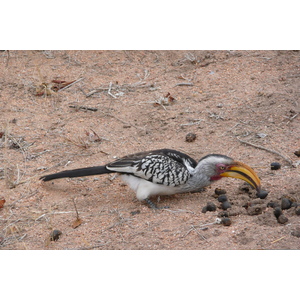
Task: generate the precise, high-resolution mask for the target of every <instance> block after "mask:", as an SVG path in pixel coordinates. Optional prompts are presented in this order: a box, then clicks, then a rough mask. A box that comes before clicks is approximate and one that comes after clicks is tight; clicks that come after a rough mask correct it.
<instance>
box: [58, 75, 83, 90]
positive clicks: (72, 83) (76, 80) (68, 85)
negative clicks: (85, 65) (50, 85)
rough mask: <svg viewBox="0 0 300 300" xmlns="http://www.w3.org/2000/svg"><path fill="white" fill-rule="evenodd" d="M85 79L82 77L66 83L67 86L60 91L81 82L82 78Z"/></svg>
mask: <svg viewBox="0 0 300 300" xmlns="http://www.w3.org/2000/svg"><path fill="white" fill-rule="evenodd" d="M83 79H84V78H83V77H81V78H79V79H77V80H75V81H74V82H72V83H70V84H68V85H66V86H65V87H63V88H62V89H59V90H58V92H61V91H63V90H65V89H67V88H69V87H71V86H72V85H74V84H76V83H77V82H79V81H81V80H83Z"/></svg>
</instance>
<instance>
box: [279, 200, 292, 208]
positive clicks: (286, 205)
mask: <svg viewBox="0 0 300 300" xmlns="http://www.w3.org/2000/svg"><path fill="white" fill-rule="evenodd" d="M292 204H293V202H292V201H291V200H290V199H288V198H282V199H281V209H289V208H291V206H292Z"/></svg>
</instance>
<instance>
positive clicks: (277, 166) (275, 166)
mask: <svg viewBox="0 0 300 300" xmlns="http://www.w3.org/2000/svg"><path fill="white" fill-rule="evenodd" d="M280 168H281V164H280V163H278V162H272V163H271V170H279V169H280Z"/></svg>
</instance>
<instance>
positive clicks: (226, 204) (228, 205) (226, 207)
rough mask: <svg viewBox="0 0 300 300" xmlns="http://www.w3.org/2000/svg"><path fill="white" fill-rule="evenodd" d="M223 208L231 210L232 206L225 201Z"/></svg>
mask: <svg viewBox="0 0 300 300" xmlns="http://www.w3.org/2000/svg"><path fill="white" fill-rule="evenodd" d="M221 208H222V209H224V210H227V209H228V208H231V204H230V203H229V202H228V201H224V202H222V204H221Z"/></svg>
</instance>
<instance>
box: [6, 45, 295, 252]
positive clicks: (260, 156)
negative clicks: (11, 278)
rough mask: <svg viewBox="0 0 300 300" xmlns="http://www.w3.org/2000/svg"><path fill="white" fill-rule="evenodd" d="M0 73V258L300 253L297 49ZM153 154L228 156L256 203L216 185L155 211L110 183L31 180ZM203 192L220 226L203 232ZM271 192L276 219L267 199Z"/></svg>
mask: <svg viewBox="0 0 300 300" xmlns="http://www.w3.org/2000/svg"><path fill="white" fill-rule="evenodd" d="M0 66H1V67H0V72H1V75H0V99H1V115H0V134H1V136H0V151H1V152H0V200H1V199H2V200H5V202H4V201H2V203H3V202H4V203H3V208H0V249H300V238H299V236H300V216H299V215H297V211H298V210H299V206H298V207H296V206H297V203H300V180H299V179H300V173H299V161H300V158H299V157H298V156H297V155H295V154H294V152H295V151H299V150H300V126H299V125H300V124H299V123H300V122H299V120H300V116H299V113H300V103H299V96H300V93H299V87H300V84H299V78H300V52H298V51H9V52H7V51H6V52H0ZM53 80H54V82H52V81H53ZM73 80H79V81H78V82H76V83H74V84H73V85H71V86H69V87H67V88H65V89H61V88H62V87H63V86H64V82H63V81H67V82H71V81H73ZM168 93H170V96H171V97H173V98H174V99H175V100H172V101H168V100H170V99H168V98H166V97H165V96H166V95H167V94H168ZM83 108H86V109H83ZM188 133H194V134H196V139H195V140H194V141H191V142H187V141H186V135H187V134H188ZM241 141H246V142H247V143H251V144H252V145H250V144H245V143H242V142H241ZM255 146H260V147H264V148H265V149H262V148H258V147H255ZM159 148H173V149H176V150H179V151H183V152H185V153H187V154H189V155H190V156H192V157H193V158H195V159H196V160H198V159H200V158H201V157H202V156H204V155H206V154H209V153H220V154H225V155H229V156H231V157H232V158H234V159H236V160H239V161H242V162H244V163H246V164H248V165H250V166H252V167H253V168H254V169H255V170H256V172H257V174H258V175H259V177H260V178H261V181H262V186H263V188H264V189H265V190H267V191H269V195H268V197H267V198H265V199H258V198H256V197H255V192H253V191H252V190H250V191H249V192H247V186H245V184H244V183H243V182H242V181H240V180H237V179H231V178H226V179H222V180H220V181H218V182H217V183H215V184H214V185H212V186H211V187H209V188H207V189H206V190H205V191H204V192H202V193H194V194H182V195H175V196H168V197H161V198H160V201H159V203H158V204H159V205H161V206H165V205H168V206H170V208H169V209H163V210H155V211H154V210H152V209H150V208H149V207H147V206H146V205H144V204H143V203H141V202H139V201H138V200H136V199H135V194H134V192H133V191H131V190H130V189H129V188H128V187H127V186H125V185H124V184H123V183H122V182H121V181H120V180H119V179H118V178H115V177H114V176H112V175H111V174H108V175H103V176H94V177H86V178H75V179H59V180H55V181H53V182H47V183H41V182H40V180H39V177H40V176H42V175H44V174H49V173H54V172H57V171H61V170H66V169H74V168H79V167H87V166H94V165H102V164H105V163H107V162H110V161H113V160H114V159H116V158H119V157H122V156H124V155H127V154H131V153H135V152H139V151H146V150H154V149H159ZM275 152H277V153H279V154H281V155H278V154H276V153H275ZM272 162H279V163H280V164H281V168H280V169H279V170H271V168H270V164H271V163H272ZM215 188H223V189H226V191H227V196H228V199H229V202H230V203H231V206H232V207H231V208H230V209H228V213H229V218H230V220H231V225H230V226H224V225H223V224H216V223H215V221H216V218H218V217H219V215H220V213H222V212H223V210H222V209H221V208H220V203H219V202H218V201H217V199H216V198H215V197H213V196H214V190H215ZM283 196H288V197H290V199H292V202H293V206H292V207H291V208H290V209H287V210H283V215H284V216H285V217H286V218H287V219H286V220H283V223H284V224H281V223H279V222H278V220H277V219H276V217H275V216H274V208H273V207H271V206H270V204H269V203H270V202H271V203H275V205H276V204H278V205H281V199H282V197H283ZM153 201H154V202H157V199H153ZM207 202H214V203H215V204H216V205H217V210H216V211H213V212H206V213H203V212H202V209H203V207H204V206H205V205H206V204H207ZM74 203H75V204H74ZM0 205H1V202H0ZM75 205H76V208H77V211H78V216H79V218H80V221H79V222H77V224H75V223H76V219H77V215H76V209H75ZM74 222H75V223H74ZM75 225H79V226H77V227H76V226H75ZM74 227H76V228H74ZM53 230H59V231H61V232H62V234H61V235H60V236H59V239H58V240H56V241H52V240H51V239H50V236H51V232H52V231H53Z"/></svg>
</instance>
